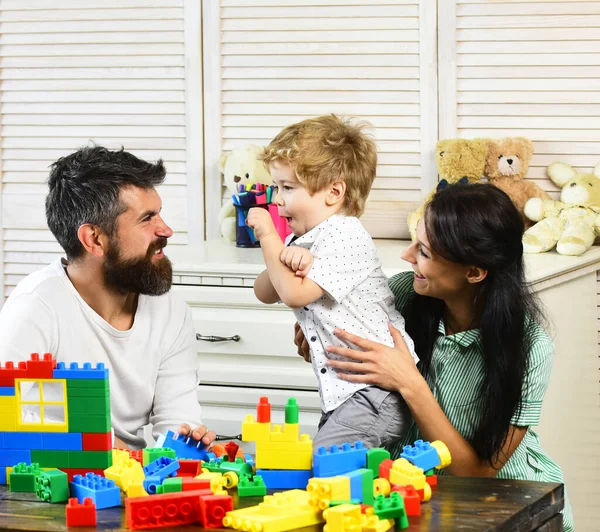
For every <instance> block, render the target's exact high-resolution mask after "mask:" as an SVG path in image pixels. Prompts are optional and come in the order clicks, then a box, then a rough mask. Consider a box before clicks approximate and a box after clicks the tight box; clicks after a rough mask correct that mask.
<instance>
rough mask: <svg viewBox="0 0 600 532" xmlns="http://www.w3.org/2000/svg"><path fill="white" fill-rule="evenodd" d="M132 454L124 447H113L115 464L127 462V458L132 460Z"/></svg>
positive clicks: (113, 462)
mask: <svg viewBox="0 0 600 532" xmlns="http://www.w3.org/2000/svg"><path fill="white" fill-rule="evenodd" d="M130 459H131V456H129V453H128V452H127V451H125V450H123V449H113V450H112V464H113V465H119V464H122V463H124V462H127V460H130Z"/></svg>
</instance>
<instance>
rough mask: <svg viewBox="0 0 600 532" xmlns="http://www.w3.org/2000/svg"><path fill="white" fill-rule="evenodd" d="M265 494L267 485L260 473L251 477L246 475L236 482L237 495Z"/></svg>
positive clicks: (252, 495)
mask: <svg viewBox="0 0 600 532" xmlns="http://www.w3.org/2000/svg"><path fill="white" fill-rule="evenodd" d="M266 494H267V486H266V485H265V483H264V481H263V477H262V476H261V475H260V474H257V475H254V477H253V478H252V479H250V478H248V477H242V478H240V481H239V484H238V497H256V496H262V497H264V496H265V495H266Z"/></svg>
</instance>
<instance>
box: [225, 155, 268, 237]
mask: <svg viewBox="0 0 600 532" xmlns="http://www.w3.org/2000/svg"><path fill="white" fill-rule="evenodd" d="M262 152H263V148H262V147H261V146H256V145H254V144H249V145H247V146H240V147H238V148H235V149H233V150H232V151H231V152H230V153H229V154H223V155H221V160H220V164H219V168H220V170H221V173H222V174H223V183H224V185H225V186H226V187H227V190H229V192H230V194H232V195H233V194H238V193H239V186H240V185H244V186H247V185H250V186H252V185H253V184H255V183H263V184H264V185H270V184H271V183H272V180H271V175H270V174H269V172H268V171H267V169H266V168H265V165H264V164H263V163H262V162H261V161H259V160H258V156H259V155H260V154H261V153H262ZM219 223H220V224H221V235H222V236H223V238H224V239H225V240H228V241H230V242H235V233H236V231H235V229H236V212H235V207H234V206H233V201H232V200H231V199H229V200H227V201H226V202H225V204H224V205H223V206H222V207H221V210H220V212H219Z"/></svg>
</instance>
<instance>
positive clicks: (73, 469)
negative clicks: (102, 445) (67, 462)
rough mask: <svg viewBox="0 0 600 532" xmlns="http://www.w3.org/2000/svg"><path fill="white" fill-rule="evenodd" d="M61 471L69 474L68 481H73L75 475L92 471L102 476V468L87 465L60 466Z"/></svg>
mask: <svg viewBox="0 0 600 532" xmlns="http://www.w3.org/2000/svg"><path fill="white" fill-rule="evenodd" d="M60 470H61V471H64V472H65V473H66V474H67V475H68V476H69V482H72V481H73V478H74V477H75V475H84V476H85V475H86V474H87V473H93V474H94V475H100V476H101V477H102V476H104V469H91V468H89V467H85V468H78V467H61V468H60Z"/></svg>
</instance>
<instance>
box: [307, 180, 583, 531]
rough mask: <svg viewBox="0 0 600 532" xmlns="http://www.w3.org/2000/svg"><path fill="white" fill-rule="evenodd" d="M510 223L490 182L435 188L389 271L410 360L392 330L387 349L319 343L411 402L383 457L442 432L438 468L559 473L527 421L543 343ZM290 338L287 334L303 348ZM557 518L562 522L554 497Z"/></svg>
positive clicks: (536, 409)
mask: <svg viewBox="0 0 600 532" xmlns="http://www.w3.org/2000/svg"><path fill="white" fill-rule="evenodd" d="M522 234H523V221H522V219H521V216H520V215H519V213H518V211H517V209H516V208H515V207H514V205H513V204H512V202H511V201H510V199H509V198H508V196H507V195H506V194H505V193H504V192H502V191H501V190H500V189H498V188H496V187H493V186H491V185H483V184H481V185H452V186H449V187H447V188H445V189H443V190H440V191H439V192H438V193H437V194H435V196H434V197H433V199H432V200H431V202H430V203H429V204H428V206H427V208H426V211H425V215H424V218H423V220H421V221H420V222H419V225H418V228H417V238H416V241H415V242H413V243H412V244H411V245H410V246H409V247H408V248H407V249H406V251H404V253H403V254H402V258H403V259H404V260H406V261H408V262H409V263H411V264H412V267H413V271H410V272H403V273H400V274H398V275H395V276H394V277H392V278H391V279H390V281H389V284H390V287H391V289H392V292H393V293H394V295H395V296H396V307H397V309H398V310H399V311H400V312H401V313H402V314H403V315H404V317H405V320H406V330H407V332H408V334H409V335H410V336H411V337H412V338H413V340H414V342H415V350H416V352H417V354H418V355H419V357H420V359H421V361H420V362H419V364H418V367H417V366H415V364H414V362H413V359H412V357H411V356H410V354H409V352H408V349H407V348H406V346H405V344H404V342H403V340H402V337H401V336H400V334H399V333H397V332H396V331H395V330H392V334H393V336H394V340H395V342H396V347H395V348H390V347H387V346H384V345H381V344H377V343H375V342H370V341H367V340H364V339H362V338H359V337H357V336H354V335H351V334H349V333H346V332H345V331H339V332H338V333H337V335H338V337H339V338H342V339H344V340H348V341H350V342H351V343H353V344H354V345H356V346H357V347H358V348H359V349H356V350H353V349H347V348H342V347H331V348H329V349H328V350H329V351H330V352H331V353H334V354H337V355H342V356H343V357H345V358H346V361H341V360H333V359H332V360H330V361H329V364H330V365H331V366H332V367H334V368H336V369H338V370H339V371H338V374H339V377H340V378H341V379H345V380H348V381H353V382H366V383H369V384H372V385H376V386H380V387H382V388H385V389H388V390H393V391H397V392H399V393H401V394H402V396H403V397H404V399H405V401H406V403H407V404H408V406H409V408H410V410H411V412H412V415H413V418H414V421H415V424H414V426H413V428H412V429H411V431H409V433H408V435H407V436H406V437H405V438H404V439H403V440H402V441H398V442H396V443H395V444H394V445H393V446H392V447H391V448H390V452H391V453H392V457H393V458H398V456H399V454H400V453H401V452H402V446H403V445H406V444H409V443H412V442H414V440H416V439H418V438H423V439H425V440H429V441H433V440H442V441H443V442H444V443H445V444H446V445H447V446H448V448H449V449H450V452H451V454H452V464H451V465H450V467H449V468H448V469H447V472H448V473H449V474H452V475H460V476H482V477H498V478H514V479H527V480H538V481H549V482H550V481H553V482H564V480H563V476H562V472H561V470H560V468H559V467H558V465H557V464H556V463H555V462H553V461H552V460H551V459H550V458H549V457H548V455H547V454H546V453H545V451H544V450H543V448H542V447H541V445H540V442H539V440H538V437H537V435H536V433H535V432H534V431H533V430H532V428H531V427H532V426H535V425H537V424H538V422H539V417H540V412H541V405H542V400H543V397H544V394H545V392H546V388H547V386H548V380H549V377H550V372H551V369H552V359H553V354H554V350H553V346H552V341H551V340H550V338H549V337H548V335H547V334H546V332H545V331H544V328H543V326H544V324H545V319H544V316H543V313H542V311H541V309H540V306H539V304H538V301H537V298H536V296H535V295H534V294H533V293H532V291H531V289H530V287H529V286H528V284H527V282H526V281H525V274H524V265H523V246H522V244H521V237H522ZM302 340H303V337H302V336H301V335H300V334H297V337H296V343H297V344H298V345H299V347H300V349H299V352H300V353H301V354H303V355H304V354H305V351H304V350H303V349H302ZM304 356H305V355H304ZM305 358H306V356H305ZM348 359H351V360H352V361H347V360H348ZM563 520H564V528H565V530H572V529H573V521H572V513H571V509H570V506H569V503H568V500H567V499H566V497H565V509H564V511H563Z"/></svg>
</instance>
